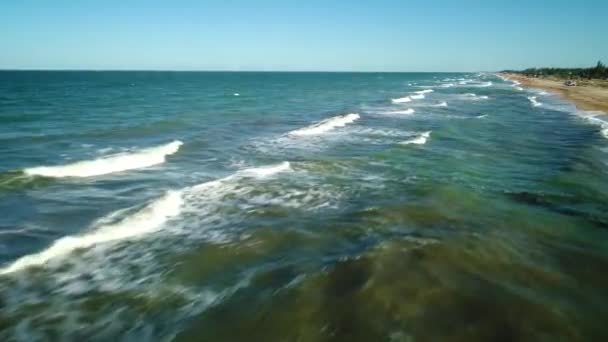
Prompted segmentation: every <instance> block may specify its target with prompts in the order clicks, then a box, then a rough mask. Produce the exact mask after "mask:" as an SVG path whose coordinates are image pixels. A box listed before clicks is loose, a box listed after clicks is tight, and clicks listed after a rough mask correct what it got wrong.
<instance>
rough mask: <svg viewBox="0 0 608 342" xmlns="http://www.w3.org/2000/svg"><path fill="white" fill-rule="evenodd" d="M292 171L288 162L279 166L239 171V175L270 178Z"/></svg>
mask: <svg viewBox="0 0 608 342" xmlns="http://www.w3.org/2000/svg"><path fill="white" fill-rule="evenodd" d="M289 170H291V164H290V163H289V162H287V161H284V162H282V163H280V164H277V165H271V166H262V167H252V168H248V169H244V170H241V171H238V172H237V174H238V175H241V176H251V177H268V176H272V175H275V174H277V173H279V172H285V171H289Z"/></svg>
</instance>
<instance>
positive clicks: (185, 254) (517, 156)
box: [0, 72, 608, 341]
mask: <svg viewBox="0 0 608 342" xmlns="http://www.w3.org/2000/svg"><path fill="white" fill-rule="evenodd" d="M0 160H1V161H2V162H1V163H0V213H1V214H2V215H0V339H1V340H6V341H9V340H18V341H35V340H40V341H47V340H78V339H84V340H99V341H106V340H162V341H169V340H176V341H190V340H203V341H512V340H528V341H556V340H564V341H600V340H605V339H606V338H608V333H606V331H605V329H604V327H603V325H604V323H605V321H606V320H607V319H608V275H607V274H608V273H606V272H607V270H608V121H606V119H605V117H604V116H602V114H601V113H593V112H582V111H578V110H576V109H575V108H574V107H573V106H572V105H570V104H568V103H566V102H563V101H562V100H560V99H559V98H556V97H554V96H552V95H549V94H546V93H544V92H541V91H539V90H535V89H522V88H519V87H518V85H516V84H512V83H511V82H510V81H507V80H502V79H500V78H498V77H496V76H494V75H491V74H476V73H472V74H432V73H401V74H399V73H395V74H390V73H220V72H217V73H196V72H192V73H189V72H183V73H182V72H179V73H172V72H0Z"/></svg>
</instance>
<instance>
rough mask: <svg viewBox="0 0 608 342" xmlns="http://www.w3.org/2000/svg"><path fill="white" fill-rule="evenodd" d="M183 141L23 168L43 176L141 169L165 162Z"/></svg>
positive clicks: (79, 175) (86, 174)
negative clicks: (95, 157)
mask: <svg viewBox="0 0 608 342" xmlns="http://www.w3.org/2000/svg"><path fill="white" fill-rule="evenodd" d="M182 144H183V143H182V142H181V141H179V140H176V141H173V142H171V143H168V144H165V145H162V146H157V147H152V148H147V149H143V150H140V151H137V152H133V153H123V154H115V155H111V156H106V157H101V158H99V159H95V160H88V161H80V162H77V163H73V164H67V165H62V166H40V167H32V168H28V169H25V170H24V172H25V174H27V175H30V176H44V177H57V178H60V177H94V176H100V175H106V174H110V173H115V172H121V171H127V170H134V169H141V168H145V167H149V166H153V165H157V164H162V163H164V162H165V158H166V156H168V155H171V154H174V153H176V152H177V151H178V150H179V147H180V146H181V145H182Z"/></svg>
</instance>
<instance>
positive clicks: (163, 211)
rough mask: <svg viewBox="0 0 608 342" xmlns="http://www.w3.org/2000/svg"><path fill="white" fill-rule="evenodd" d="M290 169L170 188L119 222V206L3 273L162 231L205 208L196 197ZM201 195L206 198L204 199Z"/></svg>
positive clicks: (209, 197) (216, 198) (211, 199)
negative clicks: (172, 221)
mask: <svg viewBox="0 0 608 342" xmlns="http://www.w3.org/2000/svg"><path fill="white" fill-rule="evenodd" d="M290 170H291V164H290V163H289V162H287V161H284V162H281V163H279V164H276V165H269V166H262V167H253V168H246V169H242V170H239V171H237V172H235V173H233V174H232V175H230V176H227V177H224V178H220V179H216V180H213V181H209V182H205V183H201V184H198V185H195V186H191V187H186V188H183V189H181V190H178V191H168V192H167V193H166V194H165V195H164V196H163V197H161V198H159V199H157V200H155V201H153V202H151V203H150V204H148V205H147V206H145V207H144V208H142V209H140V210H138V211H136V212H135V213H133V214H131V215H128V216H126V217H124V218H123V219H122V220H120V221H118V222H116V219H117V217H120V216H123V215H124V214H125V212H127V211H128V209H121V210H118V211H116V212H114V213H111V214H109V215H107V216H105V217H103V218H101V219H99V220H97V221H96V222H95V223H94V224H93V225H92V229H91V231H90V232H89V233H85V234H82V235H75V236H66V237H63V238H61V239H59V240H56V241H55V242H54V243H53V244H52V245H51V246H50V247H48V248H47V249H45V250H43V251H41V252H39V253H35V254H30V255H27V256H24V257H22V258H20V259H17V260H16V261H14V262H13V263H11V264H10V265H8V266H6V267H4V268H2V269H0V274H7V273H12V272H16V271H20V270H23V269H25V268H28V267H31V266H44V265H46V264H47V263H48V262H49V261H51V260H54V259H60V258H62V257H66V256H68V255H69V254H70V253H72V252H74V251H76V250H79V249H86V248H91V247H94V246H96V245H101V244H106V243H110V242H117V241H121V240H126V239H136V238H140V237H142V236H145V235H147V234H150V233H153V232H156V231H159V230H160V229H161V228H163V226H164V224H165V223H166V222H167V221H168V220H169V219H170V218H172V217H175V216H177V215H180V213H182V212H187V211H188V210H190V211H192V208H195V209H196V210H195V211H196V213H199V214H200V212H201V211H203V212H204V210H203V209H202V208H200V207H197V203H196V201H202V202H204V203H205V204H210V203H216V204H218V203H221V198H222V196H223V195H226V194H227V193H230V192H238V191H242V188H243V184H238V183H237V182H236V181H238V180H246V179H249V178H258V179H263V178H267V177H270V176H273V175H276V174H278V173H281V172H286V171H290ZM241 183H242V182H241ZM201 195H203V196H204V197H205V198H206V200H202V199H201V197H200V196H201ZM193 201H194V202H193ZM211 208H213V207H211ZM190 214H192V212H190Z"/></svg>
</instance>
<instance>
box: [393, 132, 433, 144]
mask: <svg viewBox="0 0 608 342" xmlns="http://www.w3.org/2000/svg"><path fill="white" fill-rule="evenodd" d="M430 137H431V131H428V132H424V133H421V134H420V135H419V136H418V137H416V138H414V139H410V140H406V141H402V142H400V143H399V144H401V145H411V144H414V145H424V144H426V142H427V141H428V139H429V138H430Z"/></svg>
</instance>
